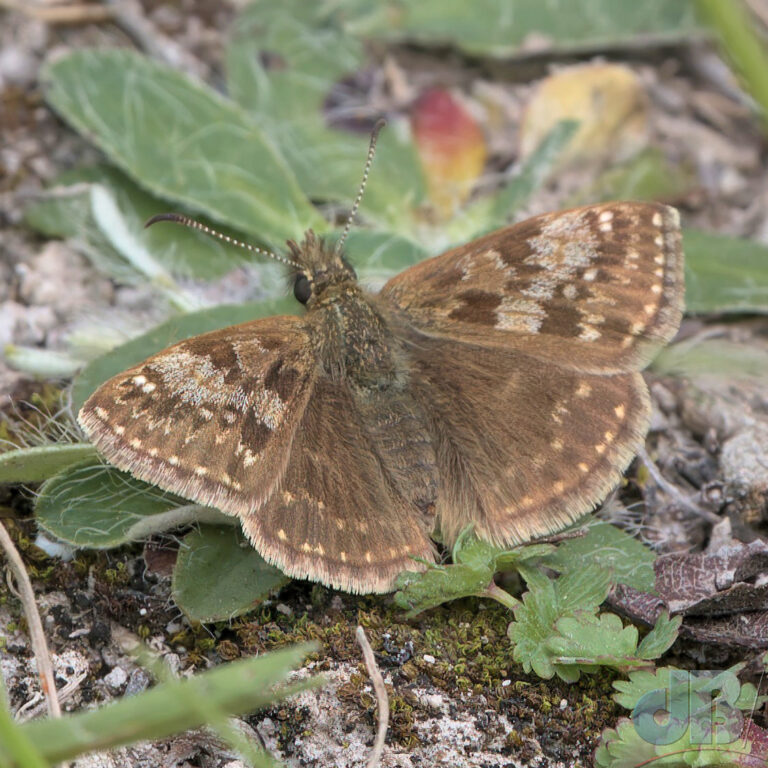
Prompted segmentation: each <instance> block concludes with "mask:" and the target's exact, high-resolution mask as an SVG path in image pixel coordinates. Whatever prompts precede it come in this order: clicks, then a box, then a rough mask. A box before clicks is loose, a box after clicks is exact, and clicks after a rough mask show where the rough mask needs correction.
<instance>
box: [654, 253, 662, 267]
mask: <svg viewBox="0 0 768 768" xmlns="http://www.w3.org/2000/svg"><path fill="white" fill-rule="evenodd" d="M653 260H654V261H655V262H656V263H657V264H659V265H661V264H663V263H664V254H663V253H659V254H657V255H656V256H654V257H653Z"/></svg>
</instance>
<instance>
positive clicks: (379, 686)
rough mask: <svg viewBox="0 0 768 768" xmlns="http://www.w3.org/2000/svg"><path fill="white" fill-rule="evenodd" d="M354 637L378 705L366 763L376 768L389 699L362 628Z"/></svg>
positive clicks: (381, 750)
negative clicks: (371, 744) (375, 727)
mask: <svg viewBox="0 0 768 768" xmlns="http://www.w3.org/2000/svg"><path fill="white" fill-rule="evenodd" d="M355 637H356V638H357V642H358V643H359V645H360V648H362V650H363V659H364V660H365V666H366V667H367V668H368V674H369V675H370V678H371V682H372V683H373V690H374V692H375V693H376V702H377V704H378V705H379V727H378V730H377V731H376V739H375V741H374V742H373V751H372V752H371V755H370V757H369V758H368V762H367V763H366V768H376V766H377V765H378V764H379V760H381V753H382V752H383V751H384V739H385V738H386V736H387V726H388V725H389V698H388V697H387V689H386V688H385V687H384V678H383V677H382V676H381V672H380V671H379V668H378V666H377V664H376V659H375V658H374V657H373V650H372V649H371V644H370V643H369V642H368V638H367V637H366V636H365V630H364V629H363V628H362V627H358V628H357V632H356V633H355Z"/></svg>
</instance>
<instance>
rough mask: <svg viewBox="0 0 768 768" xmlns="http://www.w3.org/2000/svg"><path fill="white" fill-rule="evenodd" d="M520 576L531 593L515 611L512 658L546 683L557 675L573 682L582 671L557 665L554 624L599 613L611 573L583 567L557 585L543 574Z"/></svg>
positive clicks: (609, 584) (557, 582)
mask: <svg viewBox="0 0 768 768" xmlns="http://www.w3.org/2000/svg"><path fill="white" fill-rule="evenodd" d="M530 570H535V569H530ZM521 573H523V574H524V575H525V576H526V581H528V587H529V590H528V592H526V593H525V594H524V595H523V601H522V604H521V605H519V606H518V607H517V608H515V621H513V622H512V623H511V624H510V625H509V629H508V631H507V633H508V635H509V639H510V640H511V641H512V643H513V644H514V646H515V648H514V651H513V658H514V659H515V661H517V662H519V663H521V664H522V665H523V669H524V670H525V671H526V672H530V671H531V670H533V671H534V672H535V673H536V674H537V675H539V677H543V678H545V679H549V678H551V677H553V676H554V675H555V674H557V675H558V676H559V677H560V678H561V679H563V680H566V681H569V682H573V681H575V680H577V679H578V678H579V674H580V672H579V667H578V666H577V665H576V664H557V663H555V661H554V656H555V654H553V653H552V652H551V651H550V650H549V648H548V645H547V643H548V641H549V640H551V639H552V638H554V637H555V636H556V635H557V634H558V633H557V630H556V628H555V624H556V623H557V622H558V620H560V619H561V618H563V617H573V616H574V614H576V613H578V614H579V615H582V614H589V613H590V612H591V613H595V612H596V611H597V608H598V606H599V605H600V603H602V602H603V600H605V598H606V596H607V595H608V591H609V589H610V587H611V573H610V571H608V570H607V569H605V568H601V567H600V566H599V565H596V564H589V565H586V566H583V567H582V568H580V569H578V570H574V571H573V572H571V573H567V574H565V575H563V576H560V578H558V579H557V580H556V581H552V580H550V579H547V578H546V577H544V576H543V574H541V572H538V573H537V576H536V578H535V579H530V580H529V579H528V578H527V577H528V575H529V574H528V573H526V570H524V569H521Z"/></svg>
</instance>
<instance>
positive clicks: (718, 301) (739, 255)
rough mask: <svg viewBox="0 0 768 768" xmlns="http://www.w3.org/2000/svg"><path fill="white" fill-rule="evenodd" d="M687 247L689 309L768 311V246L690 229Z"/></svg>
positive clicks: (686, 238) (687, 306)
mask: <svg viewBox="0 0 768 768" xmlns="http://www.w3.org/2000/svg"><path fill="white" fill-rule="evenodd" d="M683 248H684V250H685V262H686V272H685V305H686V309H687V311H688V312H693V313H702V314H704V313H707V312H768V247H766V246H765V245H761V244H760V243H756V242H753V241H752V240H745V239H742V238H737V237H728V236H726V235H715V234H712V233H711V232H701V231H698V230H694V229H686V230H685V231H684V232H683Z"/></svg>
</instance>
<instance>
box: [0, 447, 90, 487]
mask: <svg viewBox="0 0 768 768" xmlns="http://www.w3.org/2000/svg"><path fill="white" fill-rule="evenodd" d="M95 456H96V449H95V448H94V447H93V446H92V445H90V444H89V443H51V444H50V445H36V446H33V447H32V448H17V449H16V450H13V451H5V452H4V453H0V483H40V482H42V481H43V480H46V479H47V478H49V477H52V476H53V475H55V474H56V473H57V472H60V471H61V470H62V469H64V468H65V467H68V466H70V465H72V464H78V463H79V462H82V461H84V460H85V459H90V458H94V457H95Z"/></svg>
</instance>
